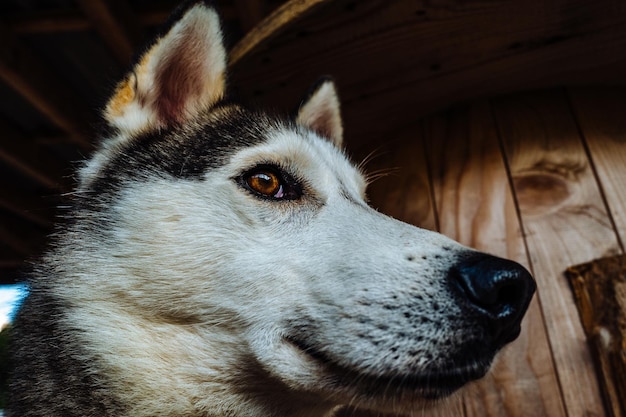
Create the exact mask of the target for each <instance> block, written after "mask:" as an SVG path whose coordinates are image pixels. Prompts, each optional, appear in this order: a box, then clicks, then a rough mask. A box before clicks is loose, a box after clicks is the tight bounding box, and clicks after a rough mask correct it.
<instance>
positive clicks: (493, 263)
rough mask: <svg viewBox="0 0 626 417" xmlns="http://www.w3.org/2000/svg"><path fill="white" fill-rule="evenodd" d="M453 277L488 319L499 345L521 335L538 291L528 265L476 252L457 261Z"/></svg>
mask: <svg viewBox="0 0 626 417" xmlns="http://www.w3.org/2000/svg"><path fill="white" fill-rule="evenodd" d="M452 277H453V279H454V282H455V283H456V284H457V286H458V287H460V289H461V293H462V295H463V296H464V298H465V299H466V300H467V301H469V303H468V305H469V306H470V308H471V309H473V310H474V311H476V312H478V313H479V314H480V316H482V317H483V318H484V319H486V323H488V328H489V329H490V332H491V335H492V337H493V341H494V343H495V344H496V345H498V346H502V345H504V344H506V343H508V342H510V341H512V340H514V339H515V338H516V337H517V336H518V335H519V332H520V324H521V321H522V317H523V316H524V313H525V312H526V310H527V308H528V305H529V304H530V300H531V298H532V296H533V293H534V292H535V281H534V280H533V277H532V276H531V275H530V273H529V272H528V271H527V270H526V268H524V267H523V266H521V265H520V264H518V263H516V262H513V261H509V260H506V259H502V258H497V257H495V256H491V255H486V254H482V253H475V254H472V255H470V256H468V257H466V258H464V259H463V260H461V261H459V262H458V263H457V265H456V266H455V268H453V270H452Z"/></svg>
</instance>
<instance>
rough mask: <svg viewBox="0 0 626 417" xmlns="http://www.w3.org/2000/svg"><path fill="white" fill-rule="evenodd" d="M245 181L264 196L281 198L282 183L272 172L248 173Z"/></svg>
mask: <svg viewBox="0 0 626 417" xmlns="http://www.w3.org/2000/svg"><path fill="white" fill-rule="evenodd" d="M246 183H247V184H248V186H249V187H250V189H252V191H255V192H257V193H259V194H263V195H264V196H266V197H272V198H281V197H282V196H283V191H282V188H283V187H282V185H281V183H280V179H279V178H278V176H277V175H276V174H274V173H273V172H257V173H255V174H252V175H250V176H249V177H248V178H247V180H246Z"/></svg>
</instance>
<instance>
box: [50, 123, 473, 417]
mask: <svg viewBox="0 0 626 417" xmlns="http://www.w3.org/2000/svg"><path fill="white" fill-rule="evenodd" d="M259 161H263V162H264V163H267V162H275V163H276V164H280V166H283V167H285V168H286V169H287V170H289V171H290V172H292V173H293V174H294V175H297V176H298V177H299V178H303V179H304V180H305V181H306V183H307V184H308V185H309V186H310V187H311V189H312V190H311V192H312V193H314V194H315V196H316V199H315V201H313V200H307V199H306V198H304V199H303V201H301V202H300V201H298V202H282V203H279V204H276V203H274V202H268V201H263V200H259V199H258V198H256V197H254V196H252V195H251V194H250V193H249V192H248V191H246V190H244V189H242V188H241V187H240V186H239V185H238V184H236V182H235V181H233V180H232V178H233V177H234V176H236V175H237V174H239V173H240V172H242V170H245V169H247V168H251V167H253V166H254V165H255V164H257V163H258V162H259ZM364 189H365V180H364V179H363V177H362V176H361V174H360V173H359V172H358V171H357V170H356V169H355V168H353V166H352V165H351V164H350V163H349V162H348V161H347V160H346V159H345V157H344V156H343V155H342V154H341V153H340V152H339V151H338V150H337V148H336V147H334V146H333V145H332V144H331V143H330V142H328V141H326V140H323V139H320V138H319V137H317V136H316V135H314V134H312V133H306V132H300V133H298V132H295V131H291V130H277V131H275V132H274V133H273V134H272V135H271V138H270V139H269V140H268V141H267V142H266V143H264V144H262V145H259V146H255V147H251V148H248V149H244V150H243V151H241V152H238V153H237V154H235V155H234V156H233V157H232V159H231V161H230V163H228V164H227V165H225V166H223V167H222V168H219V169H217V170H214V171H212V172H210V173H209V174H207V176H206V178H205V180H204V181H203V182H199V181H183V180H170V179H163V178H159V179H157V178H155V179H153V180H151V181H149V182H148V183H145V182H141V183H139V182H138V183H137V185H136V187H132V186H131V187H129V188H127V189H126V190H125V191H124V193H123V194H122V195H121V197H120V198H119V200H118V201H117V202H116V203H115V205H114V206H113V207H111V208H110V212H111V219H115V220H112V221H114V228H113V230H114V232H115V234H114V236H113V237H111V236H108V237H107V238H106V241H99V240H97V239H96V240H94V241H92V242H81V245H80V246H78V245H72V246H71V247H70V248H69V249H68V250H69V251H70V252H71V253H68V254H67V256H65V258H66V259H86V257H88V259H90V262H89V263H80V264H77V265H71V267H70V268H67V269H68V270H72V271H74V273H73V275H69V276H66V278H65V281H63V282H60V283H59V284H60V285H57V286H56V289H57V291H58V292H59V295H60V296H61V297H62V298H63V299H65V300H66V302H67V303H68V304H70V305H72V306H73V313H72V314H71V315H69V317H70V318H69V319H68V320H69V322H68V323H67V324H68V325H69V326H70V328H78V329H82V330H83V331H82V332H81V334H82V335H83V336H82V337H84V340H83V344H84V346H85V347H86V349H87V351H88V352H90V354H91V355H93V357H91V358H89V360H90V361H94V363H97V364H98V365H99V366H101V367H103V368H104V369H105V370H106V374H107V375H109V376H111V377H112V378H113V379H114V380H117V381H119V382H118V384H117V386H116V387H115V395H116V396H117V397H119V398H122V399H123V401H124V403H127V404H132V405H133V406H132V408H131V410H130V411H129V413H128V416H133V417H141V416H154V415H159V416H180V415H186V416H228V415H237V416H250V417H253V416H254V417H260V416H294V417H295V416H322V415H324V414H325V413H329V412H330V411H331V410H332V409H333V408H334V407H336V406H337V405H338V404H342V403H349V402H353V401H355V402H357V403H358V404H362V405H364V406H368V407H375V408H381V409H386V410H390V409H392V408H393V407H394V406H395V407H399V405H397V404H395V405H394V404H390V403H389V400H388V399H386V398H384V396H381V397H380V398H367V397H363V396H361V395H360V393H359V392H358V391H355V390H354V389H353V388H352V387H344V388H342V389H337V388H335V387H334V386H333V381H334V378H335V376H334V375H332V373H329V370H328V369H326V368H325V366H324V365H323V364H321V363H319V362H317V361H316V360H314V359H312V358H311V357H309V356H308V355H306V354H304V353H303V352H302V351H300V350H299V349H297V348H296V347H295V346H294V345H292V344H291V343H289V342H287V341H286V340H285V339H284V336H285V334H286V332H287V331H288V329H285V328H284V326H285V320H290V319H294V318H297V315H298V314H299V313H298V311H297V309H295V308H296V307H302V308H305V309H306V310H307V313H308V314H314V315H315V316H313V317H310V319H312V320H314V321H315V322H316V324H317V325H318V326H320V331H322V332H327V334H326V335H322V337H324V338H328V339H329V340H333V339H337V338H340V340H343V342H342V343H340V344H338V346H337V355H339V356H342V355H343V356H345V358H346V363H349V364H354V365H355V366H360V367H363V369H369V370H372V371H376V370H377V369H379V368H380V367H381V366H383V365H384V366H388V365H394V366H400V367H402V366H409V365H402V363H401V362H398V361H396V362H393V363H392V362H391V361H387V362H389V363H388V364H385V363H383V362H385V360H384V356H385V351H383V352H372V351H371V349H372V346H371V345H370V344H369V343H367V342H366V341H365V342H364V341H361V340H359V339H358V337H357V336H356V335H357V334H359V333H361V332H372V334H373V335H376V337H377V338H379V339H380V340H381V343H383V344H385V345H386V347H385V349H388V348H389V347H391V346H400V347H401V346H402V345H403V343H407V344H409V343H411V344H414V342H413V341H411V340H408V339H407V340H400V339H398V338H397V337H396V336H394V332H396V331H401V330H402V326H405V325H406V323H403V322H402V321H401V320H399V319H398V318H395V317H393V316H390V315H389V314H388V312H385V311H384V310H382V309H381V310H380V311H377V310H376V309H377V308H381V306H380V305H378V306H376V305H375V304H374V305H373V306H371V307H370V310H369V311H368V314H370V315H371V316H372V317H382V316H384V315H385V314H386V315H387V316H388V317H386V318H385V319H384V321H385V322H386V323H387V325H389V326H391V327H392V329H393V328H394V326H397V327H398V328H397V329H395V330H393V331H390V332H389V335H388V336H385V335H380V334H377V333H376V332H380V330H377V329H376V328H374V329H370V328H368V327H367V326H366V327H363V324H360V323H359V322H358V321H350V319H345V320H342V319H340V318H338V314H339V317H341V314H345V315H347V316H355V317H357V316H358V315H359V314H360V313H361V312H360V310H359V309H358V308H357V307H355V306H351V305H350V303H351V302H352V301H353V300H354V299H355V296H356V295H357V294H361V293H362V291H363V290H364V289H368V290H369V295H368V297H369V298H368V299H371V300H385V299H388V298H389V297H390V296H391V295H395V296H397V297H399V299H400V302H402V300H405V301H406V299H407V297H410V296H411V292H415V291H421V292H424V293H428V292H433V291H437V290H438V288H440V286H441V284H438V282H437V281H441V279H440V278H438V277H437V274H436V273H435V271H438V270H442V271H443V270H446V268H448V266H449V263H450V262H451V258H449V257H446V256H442V257H441V258H440V259H435V258H434V257H433V256H434V255H445V254H443V253H442V251H441V248H442V247H443V246H447V247H449V248H458V249H459V250H461V249H462V248H461V247H460V246H458V245H457V244H456V243H454V242H452V241H450V240H449V239H447V238H445V237H443V236H441V235H438V234H435V233H431V232H427V231H424V230H421V229H417V228H414V227H411V226H409V225H406V224H404V223H400V222H398V221H396V220H393V219H391V218H388V217H386V216H384V215H382V214H380V213H377V212H375V211H374V210H372V209H371V208H369V207H367V205H366V204H365V202H364V201H363V198H364ZM355 219H358V221H356V222H355ZM76 252H82V253H76ZM408 255H411V256H412V257H413V258H415V261H414V262H407V261H406V259H405V258H406V257H407V256H408ZM422 257H427V258H428V260H422ZM425 269H426V270H429V271H431V272H430V273H429V274H428V275H427V276H426V277H423V278H418V277H419V272H420V271H421V270H425ZM94 271H97V273H94ZM411 287H417V289H416V288H413V289H412V290H409V288H411ZM440 302H441V303H442V304H446V300H445V297H442V300H441V301H440ZM447 306H448V312H449V313H454V312H455V306H454V305H453V303H451V302H449V303H448V304H447ZM427 308H428V306H424V309H427ZM371 309H374V310H373V311H372V310H371ZM342 311H343V313H342ZM442 331H455V330H454V329H452V328H451V329H437V328H433V329H428V328H425V329H422V332H423V333H422V334H421V336H422V337H423V336H425V335H427V334H428V333H429V332H430V333H432V336H433V338H434V337H436V336H437V333H438V332H442ZM413 347H414V346H413ZM423 348H424V349H425V350H428V349H436V346H432V347H429V345H428V344H425V345H424V346H423ZM401 349H402V347H401ZM399 360H400V361H402V360H412V359H411V358H408V357H407V358H402V359H399ZM379 362H380V363H379ZM410 366H412V367H414V368H415V367H419V366H421V365H420V364H415V363H413V364H412V365H410ZM277 381H279V382H277ZM403 395H405V396H406V400H407V401H406V402H405V404H404V405H403V407H408V408H409V409H410V408H412V407H416V402H417V403H420V400H419V399H418V398H416V397H415V398H414V396H413V395H411V394H410V393H404V394H403ZM420 404H421V403H420Z"/></svg>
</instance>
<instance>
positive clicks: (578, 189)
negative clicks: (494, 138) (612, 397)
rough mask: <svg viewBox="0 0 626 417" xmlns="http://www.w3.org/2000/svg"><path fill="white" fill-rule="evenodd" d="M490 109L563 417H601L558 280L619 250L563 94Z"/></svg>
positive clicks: (498, 103)
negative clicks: (568, 270)
mask: <svg viewBox="0 0 626 417" xmlns="http://www.w3.org/2000/svg"><path fill="white" fill-rule="evenodd" d="M494 110H495V114H496V120H497V124H498V127H499V134H500V137H501V139H502V144H503V148H504V150H505V154H506V158H507V163H508V166H509V168H510V174H511V176H512V183H513V188H514V193H515V197H516V202H517V206H518V208H519V212H520V215H521V218H522V222H523V228H524V231H525V234H526V242H527V246H528V250H529V253H530V259H531V265H532V267H533V270H534V272H535V276H536V278H537V284H538V289H539V301H540V303H541V307H542V310H543V313H544V317H545V322H546V327H547V328H548V336H549V338H550V343H551V346H552V351H553V355H554V360H555V364H556V367H557V372H558V376H559V382H560V385H561V389H562V392H563V397H564V402H565V407H566V411H567V414H568V416H569V417H583V416H596V417H600V416H605V415H606V412H605V410H604V407H603V405H602V400H601V395H600V390H599V387H598V382H597V377H596V374H595V371H594V368H593V364H592V360H591V356H590V353H589V349H588V347H587V344H586V341H585V335H584V332H583V329H582V326H581V323H580V319H579V317H578V312H577V311H576V307H575V304H574V299H573V296H572V293H571V290H570V289H569V287H568V284H567V282H566V280H565V279H564V277H563V271H564V270H565V269H566V267H568V266H569V265H573V264H578V263H583V262H586V261H589V260H591V259H594V258H598V257H602V256H607V255H610V254H617V253H619V252H620V247H619V244H618V242H617V238H616V234H615V231H614V230H613V228H612V226H611V222H610V219H609V215H608V213H607V210H606V207H605V205H604V204H603V200H602V195H601V193H600V191H599V189H598V184H597V183H596V181H595V178H594V175H593V172H592V169H591V166H590V163H589V160H588V158H587V155H586V153H585V149H584V147H583V145H582V142H581V138H580V135H579V132H578V129H577V127H576V124H575V122H574V119H573V116H572V114H571V112H570V110H569V106H568V103H567V100H566V97H565V95H564V94H563V92H562V91H548V92H541V93H537V92H534V93H532V94H524V95H519V96H512V97H507V98H502V99H498V100H495V101H494Z"/></svg>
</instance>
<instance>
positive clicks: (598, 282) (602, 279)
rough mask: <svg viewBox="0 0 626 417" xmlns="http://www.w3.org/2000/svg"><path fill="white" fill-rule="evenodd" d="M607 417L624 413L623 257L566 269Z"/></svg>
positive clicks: (625, 309)
mask: <svg viewBox="0 0 626 417" xmlns="http://www.w3.org/2000/svg"><path fill="white" fill-rule="evenodd" d="M566 275H567V277H568V278H569V280H570V283H571V284H572V288H573V290H574V295H575V296H576V304H577V306H578V310H579V311H580V314H581V318H582V322H583V327H584V329H585V333H586V334H587V337H588V339H589V344H590V347H591V350H592V352H593V355H594V359H595V360H596V365H597V367H598V371H599V373H600V385H601V387H602V390H603V393H604V396H605V400H606V403H607V409H608V411H609V414H610V415H611V417H624V416H626V398H624V393H626V257H624V256H623V255H620V256H614V257H610V258H602V259H598V260H595V261H593V262H589V263H585V264H582V265H576V266H572V267H570V268H568V269H567V272H566Z"/></svg>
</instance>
